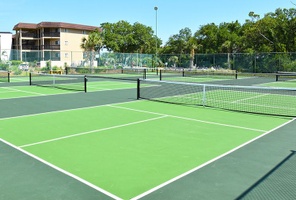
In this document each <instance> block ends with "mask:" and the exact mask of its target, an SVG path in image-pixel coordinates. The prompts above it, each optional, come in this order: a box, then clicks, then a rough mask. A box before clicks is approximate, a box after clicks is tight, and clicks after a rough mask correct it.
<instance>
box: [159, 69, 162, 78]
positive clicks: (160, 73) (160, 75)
mask: <svg viewBox="0 0 296 200" xmlns="http://www.w3.org/2000/svg"><path fill="white" fill-rule="evenodd" d="M159 80H160V81H161V80H162V70H161V69H160V70H159Z"/></svg>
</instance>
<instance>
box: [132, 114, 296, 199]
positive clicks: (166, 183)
mask: <svg viewBox="0 0 296 200" xmlns="http://www.w3.org/2000/svg"><path fill="white" fill-rule="evenodd" d="M294 120H296V118H294V119H292V120H290V121H288V122H286V123H284V124H282V125H280V126H278V127H276V128H274V129H272V130H270V131H268V132H266V133H264V134H262V135H259V136H258V137H256V138H254V139H252V140H250V141H248V142H245V143H243V144H241V145H239V146H237V147H235V148H233V149H231V150H230V151H228V152H226V153H224V154H222V155H220V156H217V157H216V158H213V159H212V160H209V161H207V162H205V163H203V164H202V165H199V166H197V167H196V168H193V169H191V170H189V171H187V172H185V173H183V174H181V175H179V176H176V177H174V178H172V179H171V180H168V181H166V182H164V183H162V184H160V185H158V186H156V187H154V188H152V189H150V190H148V191H146V192H144V193H142V194H140V195H138V196H136V197H134V198H132V199H131V200H138V199H140V198H142V197H144V196H147V195H148V194H151V193H152V192H155V191H156V190H159V189H161V188H163V187H165V186H167V185H169V184H171V183H173V182H175V181H177V180H179V179H181V178H183V177H185V176H187V175H189V174H191V173H193V172H195V171H197V170H199V169H201V168H203V167H205V166H207V165H209V164H211V163H213V162H215V161H216V160H219V159H220V158H223V157H225V156H227V155H228V154H231V153H232V152H234V151H236V150H238V149H240V148H242V147H244V146H246V145H248V144H250V143H252V142H254V141H256V140H258V139H259V138H262V137H264V136H265V135H268V134H270V133H271V132H273V131H275V130H277V129H279V128H281V127H283V126H285V125H287V124H289V123H291V122H292V121H294Z"/></svg>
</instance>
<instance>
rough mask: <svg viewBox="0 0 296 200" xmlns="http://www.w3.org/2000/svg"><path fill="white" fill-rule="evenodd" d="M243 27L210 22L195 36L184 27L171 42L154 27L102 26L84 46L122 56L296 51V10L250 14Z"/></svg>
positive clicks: (237, 23)
mask: <svg viewBox="0 0 296 200" xmlns="http://www.w3.org/2000/svg"><path fill="white" fill-rule="evenodd" d="M248 17H249V19H246V21H245V23H244V24H240V23H239V22H238V21H234V22H222V23H220V24H219V25H216V24H214V23H209V24H206V25H202V26H200V28H199V29H198V30H196V31H195V32H194V33H193V32H192V30H191V29H189V28H187V27H186V28H183V29H181V30H180V31H179V33H177V34H174V35H172V36H171V37H170V38H169V39H168V41H167V42H166V43H165V44H163V41H162V40H161V39H160V38H158V37H156V36H155V34H154V31H153V30H152V28H151V27H149V26H145V25H143V24H141V23H138V22H136V23H134V24H130V23H129V22H127V21H119V22H117V23H102V24H101V30H95V31H93V32H92V33H91V34H90V35H89V37H88V38H84V39H83V41H82V44H81V47H82V48H83V49H85V50H94V51H98V50H100V49H102V48H106V49H107V50H108V51H112V52H120V53H147V54H153V53H156V51H157V53H159V54H192V53H254V52H295V51H296V37H295V31H296V9H294V8H290V9H281V8H278V9H276V10H275V12H270V13H267V14H265V15H264V17H263V18H260V16H259V15H258V14H256V13H254V12H250V13H249V16H248Z"/></svg>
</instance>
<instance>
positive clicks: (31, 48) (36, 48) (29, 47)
mask: <svg viewBox="0 0 296 200" xmlns="http://www.w3.org/2000/svg"><path fill="white" fill-rule="evenodd" d="M22 49H23V50H39V46H35V45H24V44H23V45H22Z"/></svg>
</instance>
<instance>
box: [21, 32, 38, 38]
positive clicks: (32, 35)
mask: <svg viewBox="0 0 296 200" xmlns="http://www.w3.org/2000/svg"><path fill="white" fill-rule="evenodd" d="M22 37H27V38H38V35H37V33H22Z"/></svg>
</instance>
